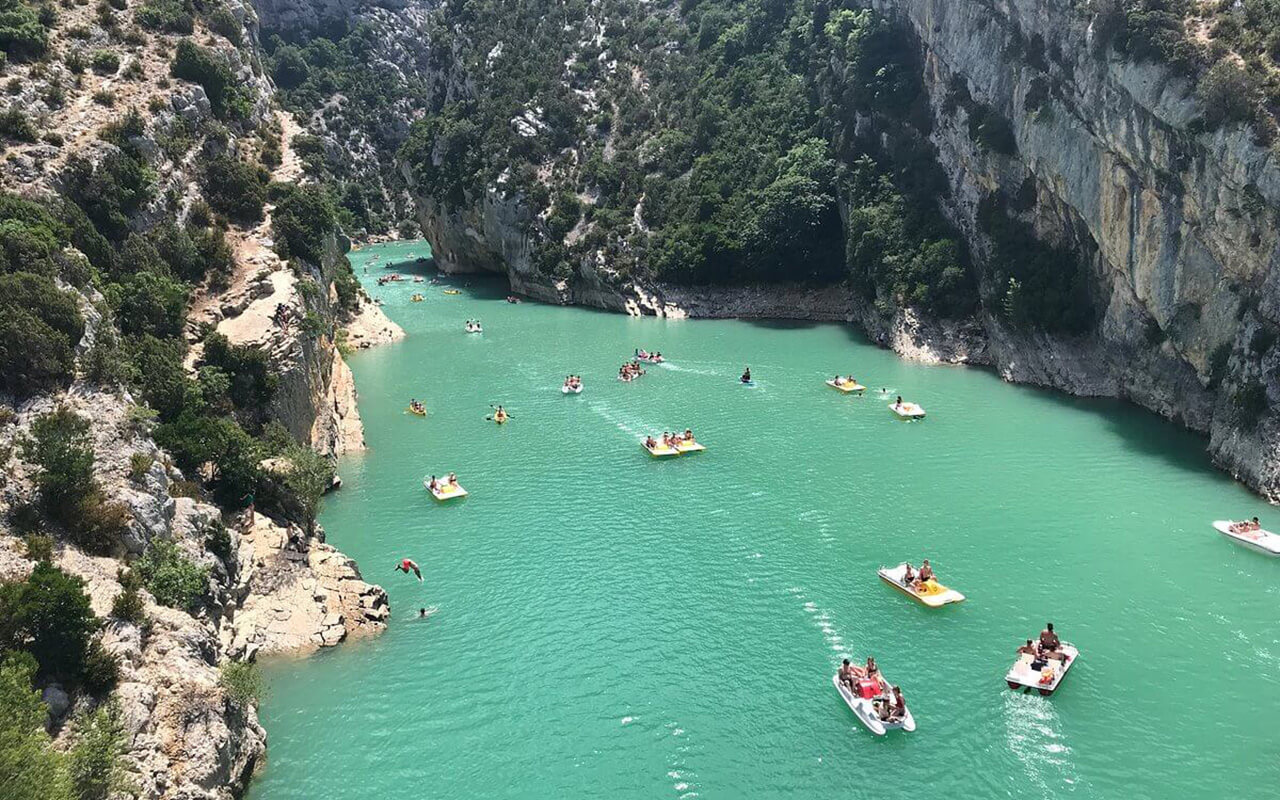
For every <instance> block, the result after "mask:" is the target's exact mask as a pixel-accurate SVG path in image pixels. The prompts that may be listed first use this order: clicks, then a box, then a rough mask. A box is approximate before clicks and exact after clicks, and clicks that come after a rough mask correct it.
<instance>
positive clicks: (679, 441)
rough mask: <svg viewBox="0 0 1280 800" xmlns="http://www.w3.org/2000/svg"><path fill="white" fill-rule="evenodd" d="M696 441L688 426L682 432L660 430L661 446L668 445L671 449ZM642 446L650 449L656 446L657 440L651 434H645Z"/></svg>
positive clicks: (695, 442)
mask: <svg viewBox="0 0 1280 800" xmlns="http://www.w3.org/2000/svg"><path fill="white" fill-rule="evenodd" d="M697 441H698V440H697V439H694V438H693V431H691V430H689V429H688V428H685V429H684V433H671V432H670V431H663V432H662V446H663V447H670V448H671V449H672V450H675V449H678V448H679V447H680V446H681V445H688V444H697ZM644 446H645V447H648V448H649V449H650V450H652V449H653V448H655V447H657V446H658V440H657V439H655V438H653V437H652V436H646V437H645V440H644Z"/></svg>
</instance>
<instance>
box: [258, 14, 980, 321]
mask: <svg viewBox="0 0 1280 800" xmlns="http://www.w3.org/2000/svg"><path fill="white" fill-rule="evenodd" d="M547 11H548V9H547V7H546V5H545V4H544V3H537V2H524V3H517V4H505V3H495V2H484V1H481V2H469V3H465V4H453V3H451V4H446V5H444V6H441V7H440V8H439V9H438V10H436V11H435V12H433V16H432V18H431V21H430V23H429V26H428V29H429V30H428V32H429V35H430V37H431V47H430V48H429V52H428V53H427V54H426V55H424V56H423V61H424V64H423V65H422V66H424V67H426V68H427V69H429V70H430V71H433V72H435V73H437V74H440V73H442V74H443V77H442V78H440V79H438V80H432V81H430V82H418V83H415V82H413V80H412V79H409V80H408V81H406V80H405V79H402V78H401V76H400V74H399V71H397V70H393V69H392V68H391V67H390V66H388V65H387V64H386V62H385V61H383V60H382V59H381V56H380V55H379V54H380V52H381V51H380V50H379V43H378V41H377V32H376V31H375V30H373V29H372V28H371V27H370V26H369V25H367V24H363V23H362V24H359V25H357V26H355V27H353V28H352V29H351V30H348V31H340V32H339V33H337V34H332V35H331V36H332V38H326V37H316V38H313V39H311V40H310V41H306V42H295V43H285V42H282V41H279V40H275V41H274V42H273V43H272V47H273V52H272V58H271V70H272V74H273V76H274V78H275V80H276V81H277V83H278V85H279V86H280V87H282V89H283V90H284V94H285V97H286V99H287V101H288V102H289V103H290V104H291V105H292V106H293V107H295V108H297V109H298V110H300V111H307V112H312V111H317V110H320V109H321V107H322V106H323V105H324V103H325V102H326V101H328V99H329V98H330V97H331V96H332V95H333V94H334V93H341V94H342V96H343V97H344V98H345V99H344V102H343V118H342V122H343V124H345V125H348V126H353V127H359V128H361V129H363V130H365V131H367V132H369V134H370V135H372V136H374V137H375V138H377V137H381V138H380V139H379V140H378V141H377V144H378V146H379V147H381V148H382V149H383V150H384V151H386V150H387V149H389V147H391V146H394V145H395V144H397V143H398V140H397V139H396V138H395V136H394V127H393V126H387V125H383V124H380V121H379V120H380V117H382V116H384V115H388V114H392V113H394V109H396V108H399V107H401V106H403V105H404V104H408V105H409V106H411V107H422V108H425V109H426V110H427V112H428V113H427V114H425V115H424V116H423V118H422V119H421V120H420V121H419V122H418V123H416V124H415V125H414V127H413V128H412V130H411V132H410V135H409V136H408V138H407V140H406V141H404V142H403V144H402V145H401V147H400V150H399V154H400V158H401V160H402V161H403V162H404V163H406V164H408V165H409V166H410V167H411V169H412V172H413V174H414V176H415V183H416V185H417V186H418V187H419V190H420V191H422V192H424V193H426V194H429V195H431V196H432V197H434V198H436V199H437V200H439V201H441V202H443V203H445V204H447V205H450V206H454V207H456V206H459V205H463V204H468V203H470V204H475V203H478V202H479V198H480V197H481V195H482V194H483V193H484V192H485V191H486V188H487V187H497V188H498V189H499V190H500V191H502V192H506V193H512V192H519V193H520V194H521V195H522V196H523V200H524V203H525V204H526V205H528V206H531V207H532V210H533V211H535V212H540V215H539V216H540V218H539V220H538V221H537V223H536V224H535V225H534V230H533V233H534V235H535V236H536V238H537V247H536V252H535V262H536V266H537V267H538V268H539V269H540V270H541V271H542V272H544V273H545V274H547V275H549V276H555V277H560V278H567V277H570V276H571V275H572V274H573V272H574V268H575V265H576V264H577V263H579V262H580V261H582V260H583V259H585V258H588V257H589V256H591V255H592V254H594V253H597V252H598V253H602V254H603V256H604V263H605V264H606V265H607V267H608V269H609V270H610V271H612V272H613V273H614V274H615V275H616V276H617V277H618V278H619V279H622V280H625V279H626V278H627V277H629V276H634V277H638V278H648V279H660V280H667V281H673V282H681V283H721V284H723V283H744V282H761V281H764V282H775V281H805V282H818V283H832V282H840V281H844V280H846V279H850V278H852V279H853V281H854V283H855V285H856V286H858V287H859V288H860V289H862V290H863V291H865V292H866V293H867V294H868V296H876V295H878V294H883V295H886V296H890V297H893V298H896V299H898V300H899V301H901V302H904V303H910V304H917V305H924V306H927V307H928V308H930V309H931V310H933V311H936V312H938V313H942V314H959V313H963V312H965V311H967V310H969V309H971V308H972V307H973V304H974V302H975V300H976V292H975V288H974V282H973V280H972V278H971V277H970V274H969V269H968V261H967V253H965V251H964V247H963V246H962V245H961V243H960V240H959V237H958V236H957V235H956V234H955V233H954V232H953V231H951V230H950V229H949V228H948V227H947V226H946V224H945V223H943V222H941V221H939V220H938V215H937V214H936V207H937V206H936V204H937V199H938V197H937V192H938V191H939V189H940V188H941V186H942V184H941V183H940V182H939V181H937V180H936V176H935V175H930V174H928V171H927V169H924V168H922V166H921V164H922V162H927V161H929V160H931V159H930V156H931V154H930V152H929V149H928V144H927V142H926V141H925V140H924V139H923V137H922V136H921V128H920V126H921V124H922V121H923V124H924V128H925V129H927V114H924V113H922V111H923V103H922V97H921V86H920V83H919V72H920V65H919V64H916V63H913V62H912V61H911V60H910V59H911V55H910V54H911V53H914V52H915V51H916V48H915V44H914V43H913V42H910V41H909V40H908V39H907V33H906V32H905V30H904V29H903V28H901V27H899V26H897V25H893V24H891V23H889V22H888V21H887V20H885V19H884V18H882V17H880V16H878V15H876V14H874V13H871V12H867V11H854V10H848V9H840V8H838V7H833V6H832V5H831V4H829V3H827V2H826V1H825V0H806V2H799V3H783V2H776V1H775V2H760V0H751V1H750V2H748V1H746V0H705V1H704V2H700V3H684V4H683V5H681V6H679V7H675V6H654V5H652V4H639V3H635V2H631V0H611V1H610V2H605V3H602V4H599V5H598V6H588V5H587V4H585V3H567V4H565V5H563V6H556V8H555V11H554V13H547ZM596 34H601V35H600V36H599V38H597V36H596ZM455 53H456V54H457V56H458V61H460V63H457V62H455V59H454V58H453V54H455ZM424 71H425V70H424ZM465 84H474V85H476V90H475V91H474V92H472V93H457V92H454V91H452V90H450V89H449V88H448V87H450V86H454V85H465ZM857 114H866V115H874V116H875V117H876V118H877V119H878V120H880V123H881V124H882V125H883V126H884V128H885V129H888V130H894V131H897V132H899V133H901V134H902V135H901V136H900V137H897V136H895V137H894V138H895V139H899V140H900V141H899V142H898V143H897V144H896V145H895V146H894V147H893V148H891V149H886V148H884V147H882V146H881V141H880V140H879V138H878V137H876V136H874V135H868V136H866V137H860V136H855V135H853V132H854V125H853V121H854V117H855V115H857ZM832 142H838V143H839V144H838V146H833V144H832ZM301 144H302V145H303V147H304V149H305V148H306V147H307V143H306V141H305V140H304V141H303V142H301ZM316 153H317V157H318V158H322V157H323V154H322V153H321V152H320V150H319V148H317V149H316ZM854 162H858V166H857V167H856V169H855V168H851V167H850V166H849V165H850V164H852V163H854ZM338 200H339V202H338V212H339V218H340V219H343V218H344V217H345V216H346V215H350V217H352V218H357V217H358V218H360V219H362V220H363V219H366V218H367V217H368V216H369V214H376V213H378V209H377V208H376V203H374V202H373V199H371V198H369V197H367V196H363V195H361V194H360V193H359V192H353V191H343V192H340V193H339V198H338ZM371 203H373V205H372V206H371ZM842 203H844V204H846V207H851V208H852V209H854V210H855V213H856V212H863V213H862V214H861V219H862V221H863V223H865V225H868V226H870V225H873V224H874V225H876V226H878V224H879V222H881V221H883V220H888V221H891V222H893V223H894V224H895V228H896V230H895V232H893V233H891V234H888V235H883V236H881V235H880V232H879V231H878V230H874V231H870V232H868V231H865V230H861V229H860V230H859V231H858V232H857V234H856V236H854V237H853V238H856V239H857V240H858V241H856V242H851V241H850V236H849V235H847V232H846V230H845V226H844V223H843V222H842V220H841V214H840V206H841V204H842ZM371 208H372V210H371ZM864 234H865V235H864ZM867 236H873V237H875V238H876V239H877V241H876V242H874V243H872V242H870V241H864V239H866V238H867Z"/></svg>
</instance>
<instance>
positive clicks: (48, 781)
mask: <svg viewBox="0 0 1280 800" xmlns="http://www.w3.org/2000/svg"><path fill="white" fill-rule="evenodd" d="M36 670H37V665H36V662H35V659H33V658H32V657H31V656H30V655H29V654H27V653H23V652H11V653H8V654H7V655H4V656H3V659H2V660H0V742H3V744H4V746H3V747H0V786H3V787H4V796H5V800H72V798H73V797H74V794H73V793H72V789H71V781H70V779H69V777H68V773H67V765H66V762H65V760H64V758H63V756H62V754H61V753H60V752H59V751H58V750H56V749H55V748H54V747H53V746H52V744H51V743H50V740H49V735H48V734H47V733H45V729H44V723H45V718H46V716H47V714H48V707H47V706H45V704H44V703H43V702H41V700H40V692H38V691H36V689H35V688H34V686H33V685H32V684H33V681H34V680H35V676H36Z"/></svg>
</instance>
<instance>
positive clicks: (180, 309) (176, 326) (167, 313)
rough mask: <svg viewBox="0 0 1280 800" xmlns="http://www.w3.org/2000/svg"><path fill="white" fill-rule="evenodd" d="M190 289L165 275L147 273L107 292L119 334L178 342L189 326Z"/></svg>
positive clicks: (112, 287)
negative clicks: (187, 319)
mask: <svg viewBox="0 0 1280 800" xmlns="http://www.w3.org/2000/svg"><path fill="white" fill-rule="evenodd" d="M188 294H189V290H188V287H187V285H186V284H185V283H183V282H182V281H180V280H177V279H175V278H173V277H171V276H169V275H168V274H165V273H164V272H152V271H150V270H144V271H142V272H136V273H134V274H133V275H130V276H128V277H126V278H124V280H122V281H121V282H120V283H118V284H113V285H111V286H110V287H109V289H108V291H107V299H108V300H109V301H110V303H111V307H112V311H113V312H114V313H115V317H116V322H117V324H119V326H120V330H121V331H122V332H123V333H124V334H125V335H127V336H143V335H150V336H155V337H156V338H158V339H167V338H177V337H179V336H181V335H182V330H183V327H184V326H185V325H186V316H187V297H188Z"/></svg>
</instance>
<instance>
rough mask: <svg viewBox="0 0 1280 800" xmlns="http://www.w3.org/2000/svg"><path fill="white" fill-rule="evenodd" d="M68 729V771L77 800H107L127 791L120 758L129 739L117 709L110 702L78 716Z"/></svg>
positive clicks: (116, 706)
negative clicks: (72, 734)
mask: <svg viewBox="0 0 1280 800" xmlns="http://www.w3.org/2000/svg"><path fill="white" fill-rule="evenodd" d="M72 727H73V729H74V731H75V737H74V739H73V741H74V744H73V745H72V747H71V752H70V753H69V754H68V769H69V772H70V775H71V783H72V786H74V787H75V795H76V798H77V800H107V798H108V797H110V796H112V792H114V791H118V790H124V789H127V788H128V780H127V778H126V772H125V769H124V763H123V758H122V757H123V755H124V753H125V750H126V748H127V746H128V743H129V737H128V734H127V733H126V731H125V728H124V723H123V722H122V721H121V718H120V707H119V705H118V704H117V703H116V702H115V701H114V700H112V701H109V702H106V703H103V704H102V705H100V706H98V707H97V708H96V709H94V710H93V711H88V712H83V713H81V714H78V715H77V716H76V718H75V720H74V721H73V723H72Z"/></svg>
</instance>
